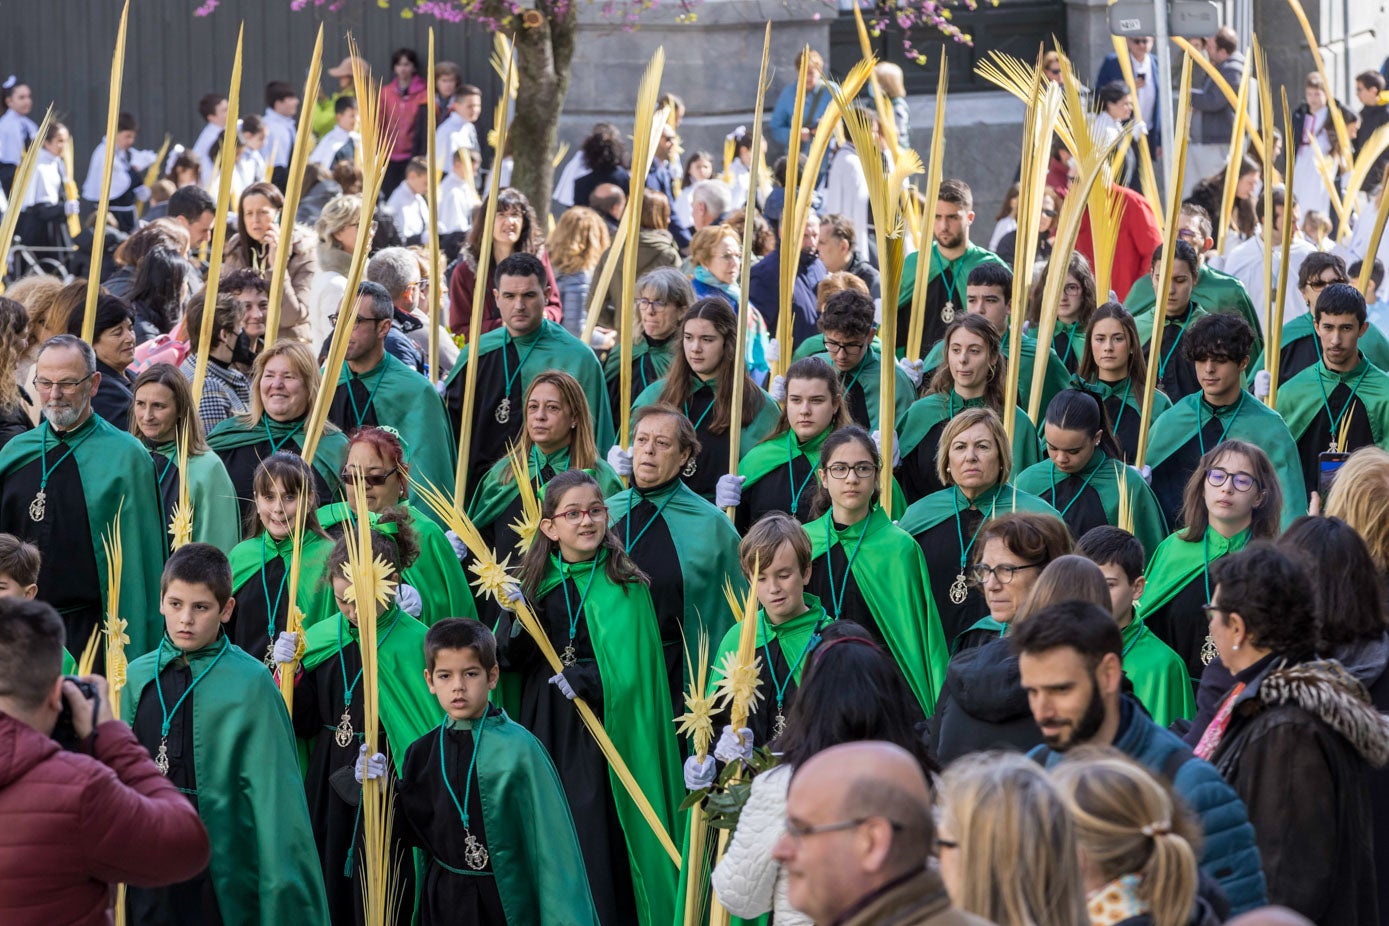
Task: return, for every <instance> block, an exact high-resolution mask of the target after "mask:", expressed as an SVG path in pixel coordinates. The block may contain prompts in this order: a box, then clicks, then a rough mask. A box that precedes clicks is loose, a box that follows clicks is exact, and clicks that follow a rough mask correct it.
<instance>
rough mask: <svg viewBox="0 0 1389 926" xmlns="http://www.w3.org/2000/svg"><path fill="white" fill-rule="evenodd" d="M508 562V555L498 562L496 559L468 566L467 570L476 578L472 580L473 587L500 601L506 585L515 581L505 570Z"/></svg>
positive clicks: (509, 559)
mask: <svg viewBox="0 0 1389 926" xmlns="http://www.w3.org/2000/svg"><path fill="white" fill-rule="evenodd" d="M510 562H511V558H510V557H508V558H507V559H504V560H502V561H501V562H500V563H499V562H497V561H496V560H486V561H482V562H476V563H473V564H472V565H471V566H469V567H468V570H469V571H470V572H471V573H472V574H473V575H475V576H477V578H476V579H474V580H473V581H472V585H473V587H475V588H476V589H477V590H478V591H479V592H481V593H482V594H484V595H491V596H492V597H493V598H494V599H497V600H498V601H500V600H501V596H502V594H503V593H504V591H505V589H506V587H507V586H508V585H511V584H512V583H513V582H515V581H516V580H515V579H514V578H512V575H511V573H509V572H507V568H506V567H507V564H508V563H510Z"/></svg>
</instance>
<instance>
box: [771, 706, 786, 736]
mask: <svg viewBox="0 0 1389 926" xmlns="http://www.w3.org/2000/svg"><path fill="white" fill-rule="evenodd" d="M785 732H786V715H785V714H783V713H782V712H781V708H780V707H778V708H777V709H776V719H775V720H773V721H772V738H773V739H775V738H776V737H778V736H781V734H783V733H785Z"/></svg>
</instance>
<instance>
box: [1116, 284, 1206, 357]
mask: <svg viewBox="0 0 1389 926" xmlns="http://www.w3.org/2000/svg"><path fill="white" fill-rule="evenodd" d="M1209 314H1211V313H1210V312H1207V311H1206V309H1205V307H1204V306H1202V305H1201V304H1200V303H1199V302H1197V301H1196V299H1195V297H1192V300H1191V308H1189V309H1187V313H1186V316H1185V321H1184V324H1185V326H1186V327H1185V328H1183V330H1182V334H1181V335H1180V336H1179V337H1185V336H1186V329H1187V328H1190V327H1191V323H1192V322H1194V321H1196V319H1198V318H1200V317H1201V316H1203V315H1209ZM1156 320H1157V316H1156V315H1155V314H1154V313H1152V312H1144V313H1143V314H1142V315H1135V316H1134V317H1133V324H1134V327H1135V328H1137V329H1138V343H1139V344H1141V345H1143V357H1144V358H1145V359H1146V358H1147V357H1148V344H1149V342H1150V341H1152V339H1153V322H1154V321H1156ZM1171 324H1173V319H1172V317H1171V316H1170V315H1169V316H1168V317H1167V319H1166V320H1165V321H1164V323H1163V325H1164V327H1166V326H1167V325H1171ZM1172 360H1173V361H1176V362H1181V363H1186V362H1187V360H1186V357H1185V356H1184V355H1183V354H1182V347H1181V345H1180V344H1177V345H1175V346H1174V348H1173V350H1172Z"/></svg>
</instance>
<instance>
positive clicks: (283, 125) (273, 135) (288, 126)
mask: <svg viewBox="0 0 1389 926" xmlns="http://www.w3.org/2000/svg"><path fill="white" fill-rule="evenodd" d="M264 119H265V149H264V150H265V151H266V152H267V154H268V155H269V156H270V157H273V158H274V159H275V166H276V167H288V166H289V157H290V154H291V153H292V152H293V151H294V134H295V131H296V129H297V128H298V125H297V124H296V123H295V120H293V119H291V118H289V117H288V116H281V115H280V114H279V113H277V112H275V110H273V109H267V110H266V111H265V116H264ZM264 156H265V155H262V157H264Z"/></svg>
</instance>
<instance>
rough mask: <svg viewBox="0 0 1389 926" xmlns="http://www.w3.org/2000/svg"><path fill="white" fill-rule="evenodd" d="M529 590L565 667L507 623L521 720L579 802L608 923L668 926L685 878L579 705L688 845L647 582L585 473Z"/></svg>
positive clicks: (571, 486)
mask: <svg viewBox="0 0 1389 926" xmlns="http://www.w3.org/2000/svg"><path fill="white" fill-rule="evenodd" d="M520 578H521V586H522V590H523V592H524V594H525V598H526V600H527V601H529V602H530V603H531V607H532V608H533V609H534V613H535V618H536V620H538V621H539V623H540V625H541V626H542V627H543V628H544V630H545V634H546V636H547V637H548V638H549V641H550V644H551V645H552V646H553V647H554V650H555V652H556V653H558V654H560V660H561V662H562V663H563V665H564V668H563V670H562V671H561V672H560V673H559V674H558V675H556V674H554V673H553V670H552V669H551V667H550V663H549V662H548V661H546V659H545V658H544V657H543V656H542V655H541V653H540V650H539V648H538V647H537V646H536V644H535V641H533V640H532V639H531V638H530V637H529V636H527V635H526V634H525V632H524V631H523V630H522V629H521V627H520V625H519V624H512V623H510V622H507V621H504V622H503V624H502V627H501V628H500V630H501V632H500V633H499V634H498V639H499V642H500V643H501V645H502V647H503V653H502V656H503V663H502V664H503V668H504V669H508V670H509V671H511V672H515V673H518V674H519V675H520V676H521V707H520V712H519V714H518V716H517V718H516V719H517V721H518V722H519V723H520V724H521V725H522V726H524V727H526V728H527V729H528V730H530V731H531V733H533V734H535V736H536V738H537V739H539V740H540V742H541V743H542V744H543V745H544V746H545V748H546V749H547V750H548V751H549V753H550V755H551V757H552V758H553V759H554V760H555V766H556V769H557V771H558V772H559V776H560V780H561V781H562V782H563V783H564V790H565V794H566V795H567V796H568V798H569V807H570V811H571V812H572V813H573V815H574V824H575V828H576V829H577V831H578V834H579V846H580V848H581V849H582V850H583V854H584V863H585V866H586V867H587V869H588V878H589V887H590V888H591V890H592V892H593V900H594V905H595V907H596V908H597V910H598V915H599V919H600V921H601V922H603V923H622V924H640V926H667V924H669V923H672V922H673V921H674V915H675V885H676V877H677V874H678V873H677V871H676V868H675V866H674V865H672V864H671V860H670V857H669V856H668V855H667V854H666V852H665V850H664V849H663V848H662V846H661V843H660V841H659V840H658V839H657V838H656V836H655V835H654V834H653V833H652V831H651V828H650V826H649V825H648V824H647V822H646V820H645V818H644V817H643V816H642V815H641V812H640V811H639V810H638V809H637V807H636V804H635V803H634V802H633V801H632V799H631V798H630V797H629V796H628V794H627V791H626V789H625V788H624V787H623V785H622V784H621V783H620V782H619V781H618V780H617V778H616V777H615V776H614V775H613V774H612V772H611V770H610V769H609V767H608V762H607V760H606V759H605V758H604V756H603V754H602V753H601V752H600V751H599V749H598V746H597V744H595V743H594V741H593V737H592V736H591V735H590V734H589V732H588V731H587V730H586V729H585V728H584V725H583V723H582V722H581V721H580V719H579V714H578V712H577V711H576V710H575V708H574V705H572V704H570V703H569V701H571V700H573V699H575V698H583V699H584V700H585V701H587V702H588V703H589V704H591V705H592V706H593V707H594V708H595V709H596V710H597V711H599V712H600V714H601V717H602V719H603V724H604V727H605V728H606V729H607V731H608V734H609V736H611V737H612V740H613V744H614V745H615V746H616V747H617V750H618V752H619V753H620V754H621V755H622V757H623V759H624V760H626V762H627V767H628V768H629V769H630V770H631V772H632V776H633V778H634V779H635V780H636V783H637V785H638V786H639V787H640V788H641V790H642V792H643V793H644V794H645V795H646V797H647V799H648V800H649V801H650V802H651V805H652V807H653V808H654V809H655V811H656V815H657V817H658V818H659V819H660V820H661V822H662V823H663V825H664V826H665V828H666V831H667V832H668V833H670V835H671V838H672V839H673V840H675V842H676V843H677V844H678V843H679V841H680V838H681V834H680V816H679V813H678V808H679V806H680V801H681V800H682V799H683V794H682V791H681V788H680V781H681V776H680V759H679V753H678V751H677V748H676V741H675V727H674V725H673V724H672V723H671V721H670V691H669V688H668V687H667V685H666V678H665V672H664V663H663V662H662V659H661V642H660V635H659V630H658V623H657V617H656V611H655V607H654V606H653V605H652V603H651V593H650V591H648V589H647V585H646V578H645V576H644V575H642V573H641V571H640V570H639V569H637V567H636V566H635V565H634V564H633V563H632V560H631V559H630V558H628V556H627V554H626V553H624V552H623V551H622V543H621V540H620V539H619V538H618V536H617V535H616V534H614V533H613V532H612V531H611V530H610V529H609V528H608V509H607V506H606V505H604V504H603V494H602V490H601V489H600V487H599V485H598V483H597V482H596V481H595V480H594V478H593V477H592V476H590V475H588V474H587V473H585V472H583V471H582V470H568V471H566V472H563V473H560V474H559V475H557V476H555V478H554V479H552V480H551V481H550V485H549V487H548V489H547V491H546V492H545V500H544V503H543V506H542V508H541V520H540V530H539V532H538V533H537V534H536V537H535V542H534V543H533V544H532V545H531V548H530V549H529V550H528V551H527V552H526V558H525V559H524V560H523V561H522V564H521V575H520Z"/></svg>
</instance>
